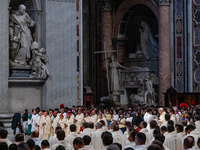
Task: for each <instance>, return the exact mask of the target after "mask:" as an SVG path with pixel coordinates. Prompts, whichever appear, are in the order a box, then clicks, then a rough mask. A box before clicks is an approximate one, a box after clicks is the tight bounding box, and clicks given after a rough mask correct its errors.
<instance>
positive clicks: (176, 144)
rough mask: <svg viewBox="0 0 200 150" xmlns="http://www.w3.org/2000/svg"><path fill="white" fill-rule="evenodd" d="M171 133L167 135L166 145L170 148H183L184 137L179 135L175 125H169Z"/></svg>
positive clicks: (175, 149)
mask: <svg viewBox="0 0 200 150" xmlns="http://www.w3.org/2000/svg"><path fill="white" fill-rule="evenodd" d="M168 132H169V134H168V135H167V136H166V137H165V142H164V145H165V146H166V147H167V148H169V149H170V150H172V149H173V150H182V149H183V144H182V139H181V138H180V137H178V136H177V132H176V131H175V130H174V126H172V125H169V126H168Z"/></svg>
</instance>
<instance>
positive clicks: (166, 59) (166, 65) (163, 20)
mask: <svg viewBox="0 0 200 150" xmlns="http://www.w3.org/2000/svg"><path fill="white" fill-rule="evenodd" d="M170 3H171V0H159V13H160V18H159V73H158V74H159V104H160V105H162V106H164V105H165V97H164V94H163V93H165V92H166V91H167V89H168V88H170V86H171V45H170V44H171V42H170Z"/></svg>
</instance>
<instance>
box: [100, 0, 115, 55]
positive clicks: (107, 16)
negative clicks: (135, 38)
mask: <svg viewBox="0 0 200 150" xmlns="http://www.w3.org/2000/svg"><path fill="white" fill-rule="evenodd" d="M97 2H98V4H99V6H100V7H101V11H102V16H103V17H102V19H103V20H102V22H103V25H102V31H103V32H102V33H103V41H102V42H103V43H105V45H104V50H106V49H107V50H111V49H113V46H112V15H111V12H112V0H98V1H97ZM108 56H110V55H109V54H108Z"/></svg>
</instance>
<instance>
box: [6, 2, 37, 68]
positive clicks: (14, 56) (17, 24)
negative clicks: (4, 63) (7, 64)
mask: <svg viewBox="0 0 200 150" xmlns="http://www.w3.org/2000/svg"><path fill="white" fill-rule="evenodd" d="M25 11H26V6H25V5H23V4H21V5H19V8H18V10H17V11H15V12H14V13H13V14H11V15H10V22H9V33H10V53H11V54H10V60H11V61H12V64H13V65H14V64H18V65H22V66H26V65H28V64H29V62H30V59H31V54H30V47H31V44H32V41H33V39H32V35H31V31H30V27H33V26H34V25H35V22H34V21H33V20H32V19H31V17H30V16H29V15H28V14H27V13H26V12H25Z"/></svg>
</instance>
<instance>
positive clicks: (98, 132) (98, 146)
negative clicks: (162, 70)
mask: <svg viewBox="0 0 200 150" xmlns="http://www.w3.org/2000/svg"><path fill="white" fill-rule="evenodd" d="M95 127H96V131H95V135H96V137H95V142H94V149H95V150H96V149H102V148H103V143H102V139H101V134H102V133H103V132H104V130H103V129H102V123H101V122H97V123H96V125H95Z"/></svg>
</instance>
